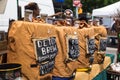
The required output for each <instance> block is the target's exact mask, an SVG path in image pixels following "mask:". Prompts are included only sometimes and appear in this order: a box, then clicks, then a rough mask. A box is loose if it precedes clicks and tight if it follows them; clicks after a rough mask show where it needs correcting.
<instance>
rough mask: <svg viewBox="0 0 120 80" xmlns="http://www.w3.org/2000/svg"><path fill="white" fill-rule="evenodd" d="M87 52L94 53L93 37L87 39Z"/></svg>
mask: <svg viewBox="0 0 120 80" xmlns="http://www.w3.org/2000/svg"><path fill="white" fill-rule="evenodd" d="M86 46H87V54H91V55H92V54H94V52H95V39H94V38H91V39H87V45H86Z"/></svg>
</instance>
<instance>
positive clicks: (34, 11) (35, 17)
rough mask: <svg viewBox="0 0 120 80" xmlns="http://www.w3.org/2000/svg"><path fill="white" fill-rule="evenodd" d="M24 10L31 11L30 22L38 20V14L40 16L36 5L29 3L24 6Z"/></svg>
mask: <svg viewBox="0 0 120 80" xmlns="http://www.w3.org/2000/svg"><path fill="white" fill-rule="evenodd" d="M25 10H31V11H32V22H37V21H39V20H41V19H40V17H38V16H39V14H40V9H39V6H38V4H37V3H35V2H30V3H28V4H27V5H26V6H25Z"/></svg>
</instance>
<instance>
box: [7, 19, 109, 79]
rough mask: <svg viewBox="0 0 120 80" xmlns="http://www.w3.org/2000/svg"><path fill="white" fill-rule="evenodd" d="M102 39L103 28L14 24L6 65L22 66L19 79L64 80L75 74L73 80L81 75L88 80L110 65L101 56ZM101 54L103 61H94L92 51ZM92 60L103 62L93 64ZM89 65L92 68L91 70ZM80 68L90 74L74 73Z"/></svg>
mask: <svg viewBox="0 0 120 80" xmlns="http://www.w3.org/2000/svg"><path fill="white" fill-rule="evenodd" d="M96 34H97V35H96ZM98 34H99V35H98ZM101 37H106V30H105V28H104V27H91V28H83V29H77V28H75V27H70V26H56V25H52V24H47V23H35V22H26V21H15V22H13V23H12V25H11V28H10V29H9V33H8V53H7V63H19V64H21V65H22V70H21V72H22V77H24V78H26V79H30V80H39V79H40V80H52V79H53V80H56V79H63V80H64V78H65V79H70V78H71V77H72V78H73V74H74V73H76V75H75V80H80V79H81V78H82V79H84V78H83V76H82V77H81V78H80V75H84V74H85V76H86V78H87V77H88V78H87V79H86V80H91V79H93V78H95V77H96V76H97V75H98V74H99V73H100V72H101V71H103V70H104V69H106V68H107V67H108V66H109V64H110V63H111V59H110V57H106V56H105V52H104V51H105V50H106V43H105V42H106V40H103V39H101ZM93 38H94V39H93ZM96 40H97V42H99V43H98V45H97V46H95V44H97V43H96V42H94V41H96ZM101 40H102V41H101ZM103 43H104V45H103ZM91 46H92V47H91ZM101 46H102V48H101ZM95 48H97V51H96V49H95ZM101 50H102V51H103V52H104V54H103V56H104V57H101V56H100V57H98V58H95V56H93V55H94V54H96V53H95V51H96V52H99V51H101ZM99 53H101V52H99ZM97 55H98V54H97ZM91 56H93V57H92V58H91ZM93 60H96V61H99V60H102V62H101V63H99V62H97V64H94V62H93ZM91 65H93V66H92V67H90V66H91ZM94 67H97V68H94ZM83 68H84V69H87V70H88V69H90V72H89V73H86V72H85V71H86V70H85V71H84V72H76V70H78V69H79V70H80V69H83ZM96 71H97V72H96ZM31 72H32V73H31ZM95 72H96V73H95ZM82 73H83V74H82ZM78 76H79V77H78ZM82 79H81V80H82ZM84 80H85V79H84Z"/></svg>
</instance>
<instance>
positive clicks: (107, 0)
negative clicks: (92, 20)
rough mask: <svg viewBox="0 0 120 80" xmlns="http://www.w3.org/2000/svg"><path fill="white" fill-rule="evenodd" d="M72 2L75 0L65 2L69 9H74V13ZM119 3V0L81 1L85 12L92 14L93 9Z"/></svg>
mask: <svg viewBox="0 0 120 80" xmlns="http://www.w3.org/2000/svg"><path fill="white" fill-rule="evenodd" d="M72 1H73V0H65V3H64V4H65V5H66V6H67V8H70V9H73V11H74V7H73V6H72V4H73V3H72ZM117 1H119V0H81V3H82V5H83V12H92V10H93V9H96V8H100V7H104V6H107V5H110V4H112V3H115V2H117Z"/></svg>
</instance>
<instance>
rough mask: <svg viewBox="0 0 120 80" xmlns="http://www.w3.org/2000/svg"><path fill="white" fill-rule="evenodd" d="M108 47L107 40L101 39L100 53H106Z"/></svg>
mask: <svg viewBox="0 0 120 80" xmlns="http://www.w3.org/2000/svg"><path fill="white" fill-rule="evenodd" d="M106 47H107V39H106V38H100V44H99V51H106Z"/></svg>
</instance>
